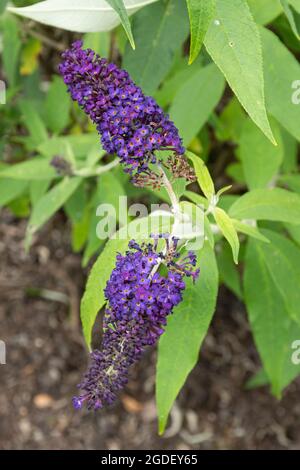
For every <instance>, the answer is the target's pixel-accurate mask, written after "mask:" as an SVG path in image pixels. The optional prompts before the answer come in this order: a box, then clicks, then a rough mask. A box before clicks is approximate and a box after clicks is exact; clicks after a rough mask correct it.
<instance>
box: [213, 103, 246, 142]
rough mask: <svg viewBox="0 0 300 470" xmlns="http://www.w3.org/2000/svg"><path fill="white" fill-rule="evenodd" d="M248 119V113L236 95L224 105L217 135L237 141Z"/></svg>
mask: <svg viewBox="0 0 300 470" xmlns="http://www.w3.org/2000/svg"><path fill="white" fill-rule="evenodd" d="M245 120H246V113H245V112H244V110H243V108H242V107H241V105H240V103H239V101H238V100H237V99H236V97H235V96H234V97H233V98H232V99H231V100H230V101H229V103H228V104H227V105H226V106H225V107H224V109H223V110H222V113H221V114H220V116H219V119H218V122H217V127H216V136H217V138H218V139H219V140H222V141H226V140H233V141H234V142H237V141H238V139H239V137H240V134H241V132H242V128H243V124H244V122H245Z"/></svg>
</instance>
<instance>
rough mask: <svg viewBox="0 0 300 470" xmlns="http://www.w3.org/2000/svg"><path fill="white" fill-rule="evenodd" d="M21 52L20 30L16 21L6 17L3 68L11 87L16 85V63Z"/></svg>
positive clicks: (4, 23)
mask: <svg viewBox="0 0 300 470" xmlns="http://www.w3.org/2000/svg"><path fill="white" fill-rule="evenodd" d="M20 50H21V40H20V30H19V28H18V23H17V21H16V20H15V19H14V18H13V17H12V16H8V17H7V18H5V21H4V22H3V48H2V51H3V52H2V59H3V68H4V72H5V75H6V77H7V80H8V83H9V85H10V86H11V87H14V86H15V85H16V84H17V80H18V63H19V56H20Z"/></svg>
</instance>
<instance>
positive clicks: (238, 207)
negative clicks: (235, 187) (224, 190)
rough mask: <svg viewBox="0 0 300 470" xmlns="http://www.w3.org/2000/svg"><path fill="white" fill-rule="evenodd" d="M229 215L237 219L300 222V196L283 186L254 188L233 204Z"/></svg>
mask: <svg viewBox="0 0 300 470" xmlns="http://www.w3.org/2000/svg"><path fill="white" fill-rule="evenodd" d="M229 215H230V217H233V218H237V219H255V220H263V219H264V220H276V221H279V222H290V223H292V224H300V196H299V195H298V194H295V193H292V192H290V191H287V190H285V189H281V188H273V189H254V190H253V191H249V192H248V193H246V194H244V195H243V196H241V197H240V198H239V199H238V200H237V201H235V202H234V203H233V204H232V206H231V207H230V209H229Z"/></svg>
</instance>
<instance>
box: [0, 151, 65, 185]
mask: <svg viewBox="0 0 300 470" xmlns="http://www.w3.org/2000/svg"><path fill="white" fill-rule="evenodd" d="M57 176H58V175H57V173H56V171H55V169H54V168H53V167H52V166H51V165H50V161H49V160H47V159H46V158H38V157H35V158H32V159H31V160H27V161H25V162H22V163H16V164H15V165H9V166H7V167H6V168H4V169H3V170H0V180H1V178H14V179H18V180H26V181H28V180H51V179H52V178H55V177H57Z"/></svg>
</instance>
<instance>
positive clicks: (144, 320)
mask: <svg viewBox="0 0 300 470" xmlns="http://www.w3.org/2000/svg"><path fill="white" fill-rule="evenodd" d="M173 241H174V240H173ZM168 242H169V245H168V246H169V247H170V248H169V250H167V252H166V253H165V254H162V253H157V252H156V251H155V248H154V245H152V244H151V243H148V244H145V243H144V244H142V245H139V244H138V243H136V242H135V241H133V240H132V241H131V242H130V243H129V249H128V251H127V252H126V254H125V255H124V256H123V255H121V254H119V255H117V259H116V267H115V268H114V269H113V271H112V273H111V276H110V279H109V280H108V282H107V285H106V288H105V291H104V292H105V296H106V299H107V307H106V311H105V316H104V321H103V341H102V350H101V351H98V350H95V351H93V352H92V353H91V364H90V367H89V369H88V371H87V373H86V375H85V377H84V379H83V381H82V383H81V384H80V385H79V388H80V389H81V390H83V391H84V393H83V395H82V396H81V397H79V398H78V399H73V404H74V406H75V408H81V406H82V403H83V400H84V401H86V405H87V408H88V409H94V410H98V409H99V408H102V407H103V406H105V405H110V404H112V403H113V402H114V401H115V400H116V397H117V394H118V392H119V391H120V390H121V389H122V388H123V387H124V386H125V385H126V383H127V381H128V374H129V368H130V366H131V365H132V364H133V363H135V362H136V361H138V360H139V359H140V357H141V355H142V353H143V351H144V350H145V348H146V347H147V346H151V345H153V344H155V343H156V341H157V340H158V338H159V337H160V335H161V334H162V333H163V332H164V327H165V325H166V322H167V316H168V315H169V314H171V313H172V310H173V308H174V307H175V306H176V305H178V304H179V302H181V300H182V292H183V291H184V289H185V283H184V281H183V278H184V276H186V275H187V276H193V278H196V277H197V275H198V272H196V274H194V270H193V264H194V261H195V257H194V255H192V254H191V253H189V254H188V256H187V257H186V258H184V259H183V260H182V261H183V263H182V264H179V263H178V261H177V260H178V257H177V256H176V257H174V256H173V255H172V253H173V251H172V250H173V247H174V245H173V243H171V241H170V240H168ZM172 259H173V261H172ZM160 263H163V264H165V265H166V266H167V267H168V272H167V274H166V275H165V276H163V275H162V274H160V272H159V270H158V269H157V268H158V267H159V265H160ZM82 397H84V398H82Z"/></svg>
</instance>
